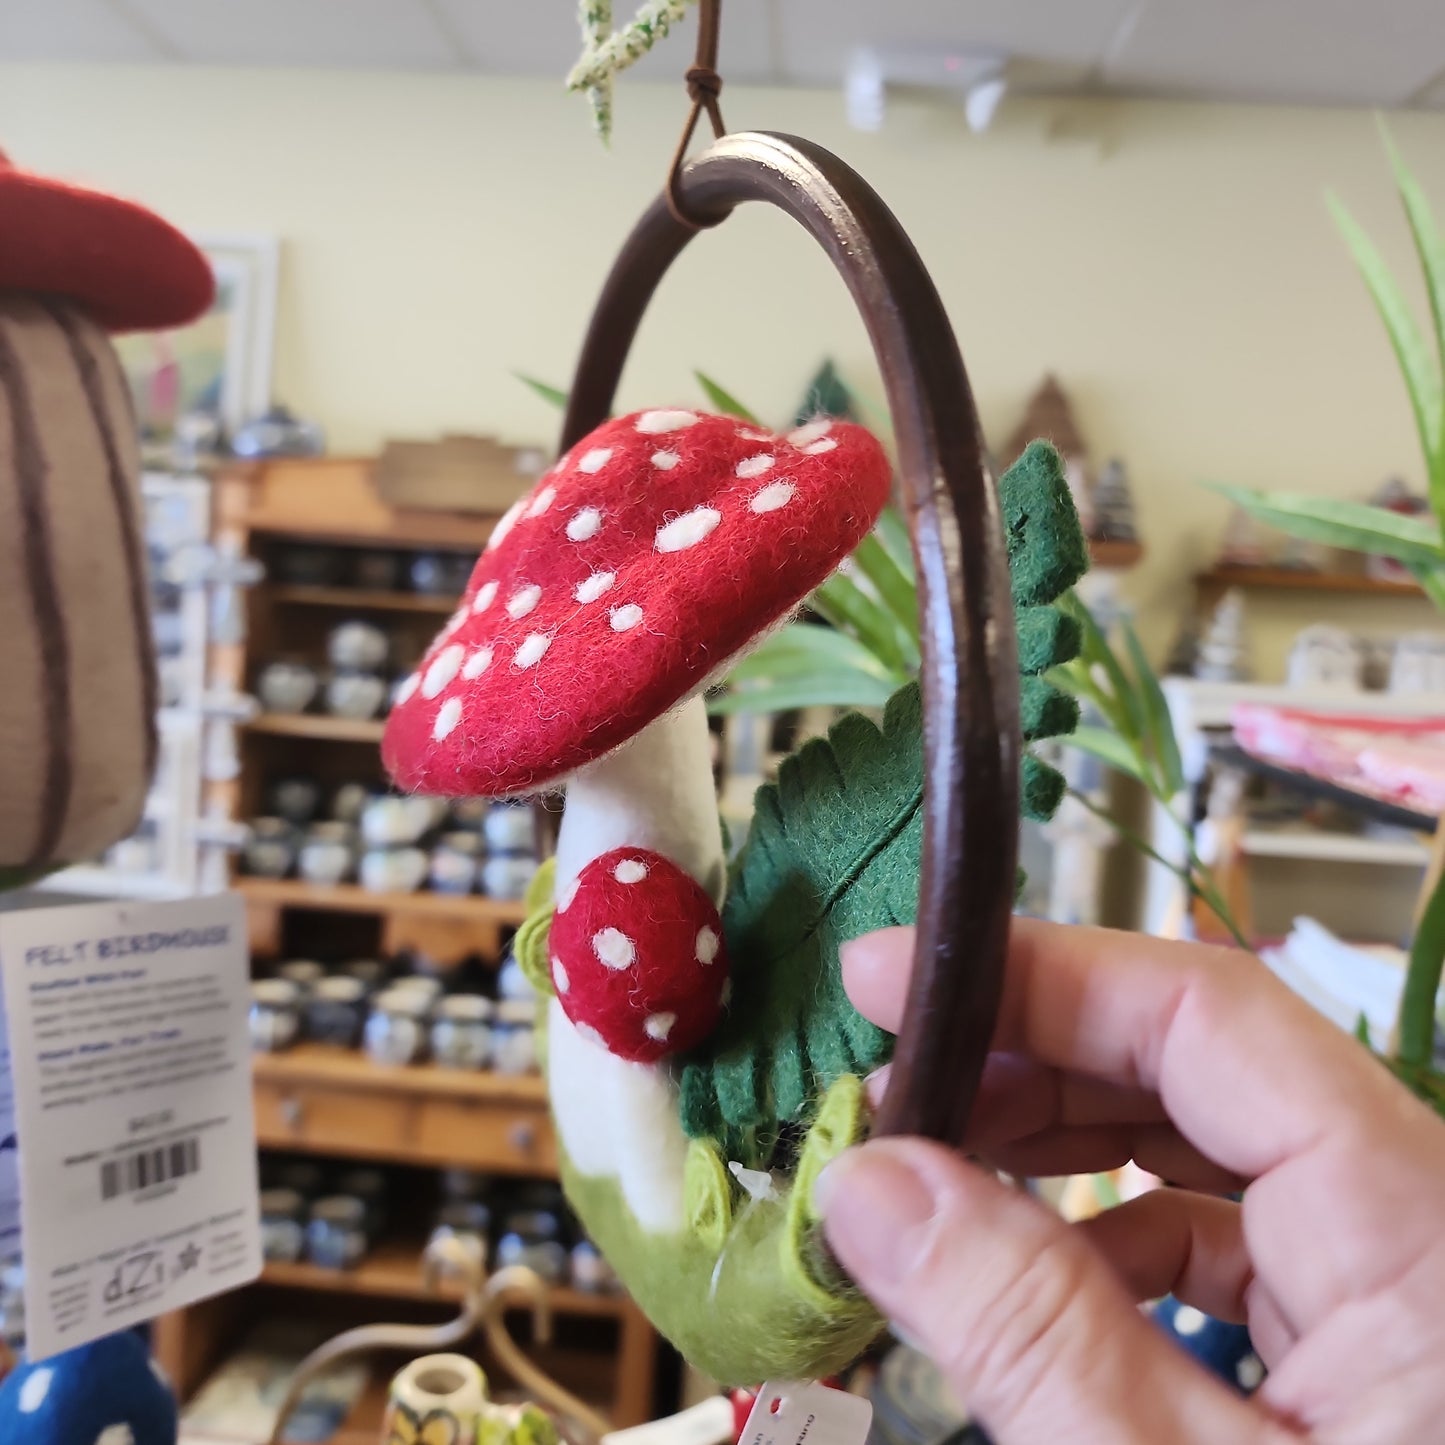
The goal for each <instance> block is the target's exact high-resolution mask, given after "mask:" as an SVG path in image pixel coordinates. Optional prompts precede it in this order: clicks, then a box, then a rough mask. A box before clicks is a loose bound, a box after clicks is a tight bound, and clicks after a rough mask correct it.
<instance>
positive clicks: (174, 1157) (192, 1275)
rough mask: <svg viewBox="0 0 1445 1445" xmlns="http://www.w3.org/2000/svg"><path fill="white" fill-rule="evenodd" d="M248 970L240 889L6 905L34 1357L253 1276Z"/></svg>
mask: <svg viewBox="0 0 1445 1445" xmlns="http://www.w3.org/2000/svg"><path fill="white" fill-rule="evenodd" d="M248 974H249V969H248V964H247V951H246V925H245V913H244V907H243V905H242V903H241V900H240V899H239V898H237V897H235V896H234V895H223V896H219V897H214V898H197V899H188V900H186V901H184V902H179V903H155V904H138V903H120V904H110V903H105V904H96V905H92V906H86V907H79V908H45V909H34V910H29V911H25V912H18V913H7V914H0V975H3V979H4V998H5V1015H6V1022H7V1035H8V1038H9V1044H10V1070H11V1080H12V1087H13V1093H14V1105H15V1125H14V1134H15V1136H16V1138H17V1139H18V1142H19V1175H20V1223H21V1230H22V1243H23V1253H24V1262H25V1325H26V1348H27V1352H28V1354H29V1356H30V1358H31V1359H32V1360H43V1359H45V1358H47V1357H48V1356H49V1355H52V1354H55V1353H57V1352H59V1351H61V1350H68V1349H72V1348H74V1347H75V1346H76V1345H81V1344H84V1343H85V1342H86V1341H88V1340H92V1339H96V1338H97V1337H99V1336H101V1335H107V1334H111V1333H113V1332H114V1331H116V1330H120V1329H123V1328H125V1327H127V1326H129V1325H133V1324H137V1323H139V1322H141V1321H142V1320H147V1319H150V1318H153V1317H154V1316H156V1315H158V1314H161V1313H163V1312H164V1311H167V1310H173V1309H178V1308H180V1307H182V1306H184V1305H188V1304H193V1303H194V1302H195V1301H196V1300H200V1299H205V1298H206V1297H207V1296H208V1295H213V1294H219V1293H220V1292H221V1291H223V1290H228V1289H233V1288H235V1287H236V1286H237V1285H240V1284H244V1283H246V1282H247V1281H249V1280H252V1279H254V1278H256V1276H257V1275H258V1274H260V1272H261V1239H260V1223H259V1217H258V1208H257V1193H256V1191H257V1183H256V1138H255V1125H254V1121H253V1117H252V1104H251V1068H250V1045H249V1040H248V1037H247V1029H246V1013H247V1007H248ZM0 1106H3V1088H0ZM0 1142H3V1138H0ZM3 1159H4V1154H3V1153H0V1211H3V1207H4V1180H5V1177H6V1176H5V1174H4V1172H3V1171H4V1169H5V1167H6V1166H5V1164H4V1163H3ZM3 1223H4V1218H3V1213H0V1228H3Z"/></svg>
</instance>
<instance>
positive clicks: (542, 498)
mask: <svg viewBox="0 0 1445 1445" xmlns="http://www.w3.org/2000/svg"><path fill="white" fill-rule="evenodd" d="M556 500H557V488H556V487H553V486H546V487H543V488H542V490H541V491H540V492H538V493H537V495H536V496H535V497H533V498H532V505H531V506H530V507H528V508H527V515H528V516H529V517H540V516H541V515H542V513H543V512H545V511H546V510H547V508H548V507H550V506H551V505H552V503H553V502H555V501H556Z"/></svg>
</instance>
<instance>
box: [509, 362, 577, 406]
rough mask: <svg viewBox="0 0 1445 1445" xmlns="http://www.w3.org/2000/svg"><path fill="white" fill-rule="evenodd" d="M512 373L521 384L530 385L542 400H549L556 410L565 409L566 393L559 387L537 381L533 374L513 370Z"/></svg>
mask: <svg viewBox="0 0 1445 1445" xmlns="http://www.w3.org/2000/svg"><path fill="white" fill-rule="evenodd" d="M512 375H513V376H515V377H516V378H517V380H518V381H520V382H521V383H522V385H523V386H529V387H531V389H532V390H533V391H535V392H536V393H537V395H538V396H540V397H541V398H542V400H543V401H545V402H549V403H550V404H551V405H552V406H555V407H556V408H557V410H558V411H565V410H566V409H567V393H566V392H565V391H563V390H562V389H561V388H560V387H557V386H549V385H548V384H547V383H546V382H545V381H538V380H537V378H536V377H535V376H527V375H525V374H524V373H523V372H520V371H514V372H513V373H512Z"/></svg>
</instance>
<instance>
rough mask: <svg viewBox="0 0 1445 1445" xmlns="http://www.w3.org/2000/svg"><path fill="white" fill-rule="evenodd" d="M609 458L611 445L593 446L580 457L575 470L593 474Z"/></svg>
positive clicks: (610, 458) (604, 464) (610, 457)
mask: <svg viewBox="0 0 1445 1445" xmlns="http://www.w3.org/2000/svg"><path fill="white" fill-rule="evenodd" d="M611 460H612V448H611V447H593V448H592V450H591V451H590V452H587V453H586V454H584V456H583V457H582V459H581V460H580V461H579V462H578V463H577V470H578V471H579V472H586V473H587V475H588V476H593V475H594V474H595V473H597V472H600V471H601V470H602V468H603V467H605V466H606V465H607V463H608V462H610V461H611Z"/></svg>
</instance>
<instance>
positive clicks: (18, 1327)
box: [0, 1259, 25, 1355]
mask: <svg viewBox="0 0 1445 1445" xmlns="http://www.w3.org/2000/svg"><path fill="white" fill-rule="evenodd" d="M0 1344H3V1345H6V1346H7V1347H8V1348H9V1349H10V1351H11V1352H12V1353H13V1354H17V1355H18V1354H19V1353H20V1352H21V1351H22V1350H23V1349H24V1348H25V1266H24V1265H23V1264H22V1263H21V1262H20V1260H18V1259H7V1260H6V1261H5V1262H4V1264H3V1265H0Z"/></svg>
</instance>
